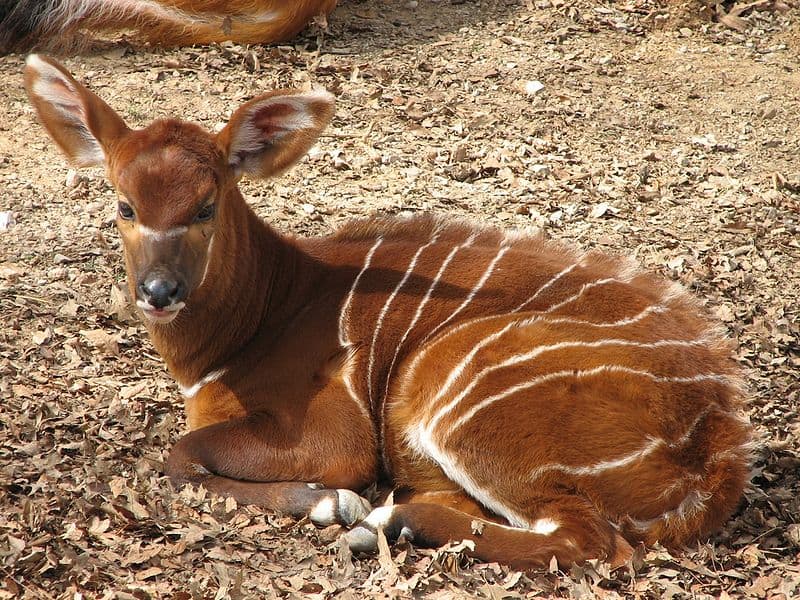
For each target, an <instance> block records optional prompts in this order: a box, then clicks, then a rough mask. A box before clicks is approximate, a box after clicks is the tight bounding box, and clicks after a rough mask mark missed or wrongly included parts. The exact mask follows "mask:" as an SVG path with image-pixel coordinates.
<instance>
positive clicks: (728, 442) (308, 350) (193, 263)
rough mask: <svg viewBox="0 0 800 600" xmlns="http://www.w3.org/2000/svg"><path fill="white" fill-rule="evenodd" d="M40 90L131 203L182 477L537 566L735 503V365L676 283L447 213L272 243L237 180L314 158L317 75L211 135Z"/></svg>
mask: <svg viewBox="0 0 800 600" xmlns="http://www.w3.org/2000/svg"><path fill="white" fill-rule="evenodd" d="M26 88H27V90H28V94H29V96H30V99H31V101H32V102H33V104H34V106H35V107H36V110H37V113H38V115H39V118H40V120H41V121H42V123H43V124H44V126H45V127H46V128H47V130H48V131H49V133H50V134H51V136H52V137H53V139H54V140H55V141H56V143H57V144H58V145H59V146H60V148H61V149H62V150H63V151H64V152H65V154H66V155H67V156H68V157H69V158H70V159H71V160H72V162H73V163H75V164H76V165H78V166H89V165H105V166H106V167H107V169H108V174H109V178H110V179H111V181H112V182H113V184H114V186H115V188H116V189H117V192H118V193H119V197H120V200H119V204H118V217H117V223H118V227H119V229H120V233H121V235H122V238H123V244H124V249H125V263H126V271H127V275H128V280H129V286H130V290H131V295H132V296H133V297H135V298H136V304H137V306H138V307H139V308H140V309H141V310H142V312H143V314H144V316H145V319H146V323H147V325H148V329H149V331H150V334H151V336H152V339H153V342H154V344H155V346H156V348H157V349H158V351H159V353H160V354H161V356H162V357H163V358H164V360H165V362H166V363H167V366H168V368H169V369H170V371H171V373H172V374H173V376H174V377H175V378H176V380H177V381H178V383H179V384H180V385H181V386H182V388H183V390H184V395H185V397H186V404H187V411H188V422H189V426H190V428H191V429H192V431H191V432H190V433H189V434H187V435H186V436H185V437H183V438H182V439H181V440H180V441H179V443H178V444H177V445H176V446H175V448H174V449H173V451H172V453H171V455H170V458H169V460H168V461H167V465H166V469H167V472H168V473H169V474H170V475H171V476H172V478H173V479H174V480H175V481H176V482H184V481H190V482H195V483H202V484H203V485H205V486H206V487H207V488H208V489H211V490H212V491H216V492H219V493H225V494H229V495H232V496H233V497H235V498H236V499H237V500H239V501H241V502H249V503H257V504H261V505H262V506H266V507H269V508H273V509H277V510H282V511H285V512H289V513H292V514H305V513H309V514H310V516H311V517H312V519H313V520H314V521H316V522H318V523H321V524H327V523H332V522H339V523H344V524H347V525H352V524H354V523H356V522H358V521H361V522H360V523H359V524H358V525H357V526H356V527H355V528H354V529H353V530H352V531H351V532H350V533H349V534H348V541H349V543H350V545H351V547H352V548H354V549H357V550H373V549H375V548H376V546H377V530H378V529H383V530H385V531H386V532H387V534H388V535H390V536H391V537H393V538H394V537H397V536H401V535H402V536H404V537H411V538H413V539H415V540H416V541H417V542H419V543H421V544H425V545H440V544H443V543H446V542H447V541H448V540H453V539H456V540H458V539H469V540H470V541H471V542H472V543H473V544H474V547H473V550H472V552H473V554H474V555H475V556H478V557H480V558H483V559H485V560H497V561H502V562H506V563H509V564H512V565H515V566H519V567H530V566H543V565H546V564H548V563H549V561H550V559H551V557H553V556H555V557H556V559H557V560H558V562H559V563H560V564H561V565H562V566H564V565H569V564H570V563H572V562H573V561H580V560H583V559H586V558H590V557H601V558H606V559H609V560H611V561H612V562H614V563H620V562H622V561H624V560H625V559H626V558H627V556H628V555H629V553H630V545H629V544H631V543H636V542H639V541H643V542H646V543H648V544H652V543H655V542H661V543H662V544H665V545H667V546H669V547H674V548H679V547H681V546H682V545H684V544H687V543H690V542H692V541H694V540H697V539H699V538H701V537H703V536H707V535H709V534H710V533H711V532H713V531H714V530H715V529H716V528H718V527H719V526H720V525H721V524H722V523H723V522H724V521H725V519H727V518H728V516H729V515H730V514H731V512H732V511H733V510H734V508H735V507H736V505H737V503H738V501H739V499H740V497H741V494H742V490H743V488H744V485H745V482H746V480H747V476H748V470H749V452H750V449H751V439H750V427H749V425H748V424H747V422H746V421H744V420H743V419H742V418H741V417H740V416H739V415H738V411H739V409H740V403H741V396H742V393H741V386H740V381H739V371H738V368H737V367H736V365H735V363H734V362H733V361H732V360H731V358H730V347H729V344H727V343H726V342H725V341H724V340H723V339H722V338H721V337H720V335H719V334H718V332H717V331H716V328H715V326H713V325H712V324H710V323H709V322H708V321H707V320H706V319H705V317H703V316H702V314H701V311H700V309H699V307H698V304H697V303H696V302H695V301H694V300H692V299H691V298H690V297H689V296H688V295H687V293H686V292H685V291H684V290H683V289H682V288H680V287H679V286H676V285H674V284H670V283H667V282H664V281H661V280H659V279H657V278H654V277H653V276H651V275H649V274H646V273H643V272H641V271H640V270H639V269H637V268H635V267H633V266H631V265H630V264H628V263H627V262H625V261H621V260H619V259H616V258H612V257H609V256H607V255H604V254H602V253H589V254H579V253H576V252H574V251H572V250H569V249H566V248H564V247H562V246H559V245H556V244H552V243H550V242H547V241H545V240H543V239H542V238H540V237H537V236H533V235H529V234H525V233H509V232H502V231H499V230H496V229H491V228H484V227H479V226H475V225H472V224H466V223H462V222H458V221H450V220H447V219H438V218H431V217H419V218H415V219H407V220H402V219H370V220H367V221H362V222H356V223H354V224H351V225H349V226H345V227H344V228H343V229H341V230H340V231H339V232H337V233H336V234H334V235H332V236H326V237H317V238H307V239H295V238H290V237H286V236H283V235H281V234H279V233H277V232H276V231H275V230H273V229H272V228H271V227H269V226H268V225H266V224H265V223H263V222H262V221H261V220H260V219H259V218H258V217H256V215H255V214H254V213H253V212H252V210H251V209H250V208H249V207H248V206H247V204H246V203H245V201H244V199H243V197H242V195H241V193H240V192H239V190H238V187H237V182H238V180H239V178H240V177H242V176H243V175H250V176H254V177H267V176H270V175H273V174H275V173H278V172H281V171H282V170H284V169H286V168H287V167H289V166H290V165H291V164H293V163H294V162H296V161H297V160H299V159H300V158H301V157H302V156H303V155H304V154H305V152H306V151H307V150H308V148H309V147H310V146H311V145H312V144H313V143H314V142H315V140H316V139H317V137H318V136H319V134H320V133H321V132H322V130H323V129H324V127H325V126H326V125H327V123H328V121H329V120H330V118H331V116H332V114H333V100H332V97H331V96H330V95H329V94H327V93H325V92H322V91H310V92H298V91H292V90H278V91H275V92H271V93H267V94H263V95H261V96H258V97H256V98H254V99H252V100H250V101H249V102H247V103H245V104H244V105H242V106H241V107H240V108H239V109H237V110H236V111H235V112H234V113H233V115H232V116H231V118H230V120H229V122H228V124H227V125H226V126H225V127H224V128H223V129H222V130H221V131H220V132H219V133H218V134H216V135H211V134H209V133H207V132H205V131H204V130H203V129H201V128H200V127H198V126H196V125H193V124H190V123H186V122H183V121H178V120H174V119H167V120H160V121H156V122H154V123H153V124H151V125H150V126H148V127H146V128H144V129H141V130H131V129H129V128H128V127H127V125H125V123H124V122H123V120H122V119H121V118H120V117H119V115H117V113H115V112H114V111H113V110H112V109H111V108H110V107H109V106H108V105H107V104H105V102H103V101H102V100H101V99H100V98H99V97H97V96H96V95H94V94H93V93H92V92H90V91H89V90H87V89H86V88H85V87H84V86H83V85H81V84H80V83H78V82H77V81H76V80H75V79H74V78H73V77H72V76H71V75H70V74H69V73H68V72H67V71H66V70H65V69H64V68H63V67H62V66H61V65H59V64H58V63H56V62H55V61H52V60H50V59H47V58H42V57H39V56H36V55H32V56H31V57H30V58H29V59H28V65H27V68H26ZM380 473H385V474H386V475H387V476H388V477H389V478H391V480H392V481H393V482H394V483H395V485H396V486H397V488H398V498H399V499H400V500H401V501H402V502H403V503H402V504H399V505H397V506H392V507H382V508H378V509H376V510H375V511H373V512H372V513H370V514H369V515H368V516H367V514H366V506H365V504H364V503H363V502H362V500H361V499H360V498H359V497H358V496H356V495H355V494H354V493H353V490H359V489H361V488H363V487H364V486H365V485H367V484H368V483H370V482H372V481H374V480H375V479H376V478H377V477H378V476H379V474H380ZM317 483H321V484H322V486H323V487H321V488H320V487H318V486H316V485H309V484H317ZM335 488H338V489H335ZM363 517H366V518H364V519H363V520H361V519H362V518H363ZM476 523H478V525H476Z"/></svg>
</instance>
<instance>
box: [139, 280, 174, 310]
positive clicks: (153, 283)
mask: <svg viewBox="0 0 800 600" xmlns="http://www.w3.org/2000/svg"><path fill="white" fill-rule="evenodd" d="M183 290H184V287H183V285H182V284H181V283H180V282H179V281H176V280H174V279H166V278H164V277H152V278H147V279H145V280H144V281H143V282H142V283H140V284H139V293H140V294H141V295H142V298H143V299H144V300H146V301H147V302H149V303H150V305H151V306H153V307H154V308H164V307H165V306H169V305H170V304H174V303H176V302H179V301H181V300H183V295H184V293H183Z"/></svg>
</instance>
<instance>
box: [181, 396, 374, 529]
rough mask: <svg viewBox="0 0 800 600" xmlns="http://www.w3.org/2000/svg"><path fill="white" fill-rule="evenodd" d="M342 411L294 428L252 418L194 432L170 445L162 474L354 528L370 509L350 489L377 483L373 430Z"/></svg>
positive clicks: (245, 501) (243, 500)
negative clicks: (171, 448) (315, 484)
mask: <svg viewBox="0 0 800 600" xmlns="http://www.w3.org/2000/svg"><path fill="white" fill-rule="evenodd" d="M315 412H316V411H315ZM347 412H348V411H347V410H346V409H345V410H342V409H341V408H340V409H339V411H338V412H336V413H330V412H328V411H325V412H324V413H322V414H325V415H326V418H322V414H320V413H317V415H318V416H317V417H315V415H314V414H307V415H306V418H305V419H303V420H302V421H301V422H299V423H296V424H295V426H294V427H287V426H286V425H285V424H284V425H283V427H282V426H281V425H280V424H279V423H278V421H277V420H276V419H274V418H271V417H270V416H268V415H252V414H251V415H247V416H245V417H240V418H236V419H232V420H230V421H226V422H222V423H216V424H214V425H210V426H208V427H203V428H201V429H197V430H195V431H192V432H190V433H188V434H187V435H185V436H184V437H183V438H181V439H180V440H179V441H178V443H177V444H176V445H175V447H174V448H173V450H172V452H171V453H170V455H169V458H168V460H167V463H166V471H167V474H168V475H169V476H170V478H171V479H172V480H173V482H174V483H176V484H180V483H194V484H202V485H203V486H205V487H206V488H207V489H208V490H210V491H212V492H215V493H217V494H221V495H226V496H231V497H233V498H235V499H236V500H237V501H238V502H240V503H242V504H256V505H259V506H261V507H264V508H267V509H270V510H275V511H278V512H281V513H284V514H289V515H293V516H303V515H309V516H310V518H311V520H312V521H314V522H315V523H317V524H320V525H327V524H331V523H341V524H345V525H351V524H353V523H354V522H356V521H359V520H361V519H362V518H363V517H365V516H366V515H367V514H368V511H369V504H368V503H367V502H366V501H365V500H363V499H362V498H360V497H359V496H358V495H357V494H355V493H354V492H353V491H351V490H360V489H362V488H363V487H365V486H366V485H368V484H369V483H370V482H372V481H373V480H374V478H375V471H376V462H377V459H376V456H377V455H376V452H375V449H374V440H373V437H372V431H371V428H369V427H368V428H365V427H364V425H363V424H362V425H361V426H360V427H359V424H360V423H362V421H361V420H359V418H358V415H348V414H347ZM328 415H329V416H328ZM348 423H349V425H346V424H348ZM348 426H349V431H347V429H345V427H348ZM305 482H315V483H317V482H319V483H321V484H322V486H324V487H325V488H341V489H322V488H319V487H316V486H311V485H309V484H307V483H305Z"/></svg>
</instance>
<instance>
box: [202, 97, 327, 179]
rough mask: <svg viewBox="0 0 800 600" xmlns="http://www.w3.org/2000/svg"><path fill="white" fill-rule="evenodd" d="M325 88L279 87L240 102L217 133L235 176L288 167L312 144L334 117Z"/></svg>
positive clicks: (265, 173)
mask: <svg viewBox="0 0 800 600" xmlns="http://www.w3.org/2000/svg"><path fill="white" fill-rule="evenodd" d="M333 108H334V100H333V96H332V95H331V94H329V93H328V92H326V91H325V90H312V91H310V92H299V91H293V90H278V91H275V92H271V93H269V94H264V95H263V96H258V97H257V98H254V99H252V100H250V101H249V102H247V103H245V104H243V105H242V106H241V107H239V108H238V109H237V110H236V112H234V113H233V115H232V116H231V119H230V121H229V122H228V124H227V125H226V126H225V127H224V128H223V129H222V131H220V132H219V133H218V134H217V143H218V144H219V146H220V148H222V151H223V153H224V155H225V158H226V160H227V162H228V165H230V167H231V168H232V169H233V170H234V173H236V175H237V177H238V176H240V175H242V174H244V173H247V174H248V175H250V176H252V177H269V176H271V175H276V174H278V173H280V172H281V171H283V170H285V169H287V168H289V167H290V166H292V165H293V164H294V163H295V162H297V161H298V160H300V158H301V157H302V156H303V155H304V154H305V153H306V152H307V151H308V150H309V148H311V146H313V145H314V142H316V141H317V138H318V137H319V135H320V133H322V130H323V129H325V127H326V126H327V124H328V122H329V121H330V120H331V117H332V116H333Z"/></svg>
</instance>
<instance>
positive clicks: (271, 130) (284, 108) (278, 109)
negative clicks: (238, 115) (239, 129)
mask: <svg viewBox="0 0 800 600" xmlns="http://www.w3.org/2000/svg"><path fill="white" fill-rule="evenodd" d="M295 112H296V109H295V108H294V107H292V106H290V105H289V104H270V105H269V106H265V107H263V108H260V109H258V110H257V111H256V112H255V114H254V115H253V125H254V126H255V127H256V128H257V129H258V130H259V131H261V133H262V135H263V136H264V138H266V139H267V140H270V139H274V138H276V137H278V134H280V133H283V132H286V131H288V130H289V128H287V127H286V125H285V123H286V121H287V120H289V119H291V118H292V116H293V115H294V113H295Z"/></svg>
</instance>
